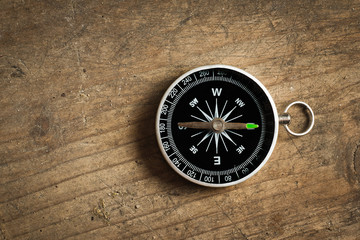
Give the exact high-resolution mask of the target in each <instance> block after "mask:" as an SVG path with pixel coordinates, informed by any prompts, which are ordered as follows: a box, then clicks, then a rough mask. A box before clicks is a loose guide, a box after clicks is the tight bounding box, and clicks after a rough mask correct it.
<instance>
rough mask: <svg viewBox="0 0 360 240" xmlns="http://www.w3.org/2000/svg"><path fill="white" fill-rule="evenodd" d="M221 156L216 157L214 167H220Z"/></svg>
mask: <svg viewBox="0 0 360 240" xmlns="http://www.w3.org/2000/svg"><path fill="white" fill-rule="evenodd" d="M220 164H221V162H220V156H214V165H220Z"/></svg>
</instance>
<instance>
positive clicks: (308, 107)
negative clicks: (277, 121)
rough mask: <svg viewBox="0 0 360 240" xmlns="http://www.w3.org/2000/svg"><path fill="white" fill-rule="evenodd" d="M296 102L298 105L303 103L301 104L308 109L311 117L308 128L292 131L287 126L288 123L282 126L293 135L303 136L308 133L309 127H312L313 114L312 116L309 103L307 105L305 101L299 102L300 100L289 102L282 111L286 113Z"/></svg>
mask: <svg viewBox="0 0 360 240" xmlns="http://www.w3.org/2000/svg"><path fill="white" fill-rule="evenodd" d="M296 104H298V105H303V106H305V107H306V108H307V109H308V110H309V111H310V113H311V119H310V121H311V123H310V126H309V128H308V129H307V130H306V131H305V132H302V133H295V132H293V131H291V130H290V128H289V127H288V124H286V125H284V127H285V129H286V131H288V132H289V133H290V134H292V135H294V136H304V135H305V134H308V133H309V132H310V131H311V129H312V128H313V127H314V122H315V116H314V112H313V110H312V109H311V107H310V106H309V105H307V104H306V103H304V102H301V101H296V102H293V103H291V104H290V105H289V106H287V107H286V109H285V111H284V113H287V111H288V110H289V109H290V108H291V107H292V106H293V105H296Z"/></svg>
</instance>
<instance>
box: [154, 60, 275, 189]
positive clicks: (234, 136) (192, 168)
mask: <svg viewBox="0 0 360 240" xmlns="http://www.w3.org/2000/svg"><path fill="white" fill-rule="evenodd" d="M277 130H278V119H277V112H276V108H275V105H274V102H273V100H272V98H271V96H270V94H269V93H268V91H267V90H266V88H265V87H264V86H263V85H262V84H261V83H260V82H259V81H258V80H257V79H255V78H254V77H252V76H251V75H249V74H247V73H246V72H244V71H242V70H240V69H237V68H234V67H230V66H225V65H213V66H205V67H201V68H197V69H194V70H192V71H190V72H188V73H186V74H184V75H183V76H181V77H180V78H179V79H177V80H176V81H175V82H174V83H173V84H172V85H171V86H170V88H169V89H168V90H167V92H166V93H165V95H164V97H163V99H162V101H161V103H160V105H159V109H158V113H157V120H156V133H157V138H158V142H159V145H160V149H161V151H162V153H163V155H164V157H165V159H166V160H167V161H168V163H169V164H170V166H171V167H172V168H173V169H174V170H175V171H176V172H178V173H179V174H180V175H181V176H183V177H185V178H186V179H188V180H190V181H192V182H195V183H197V184H200V185H205V186H212V187H222V186H229V185H233V184H236V183H239V182H241V181H244V180H246V179H247V178H249V177H251V176H252V175H254V174H255V173H256V172H257V171H258V170H259V169H260V168H261V167H262V166H263V165H264V164H265V162H266V161H267V159H268V158H269V157H270V155H271V152H272V150H273V148H274V145H275V142H276V138H277Z"/></svg>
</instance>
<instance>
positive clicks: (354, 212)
mask: <svg viewBox="0 0 360 240" xmlns="http://www.w3.org/2000/svg"><path fill="white" fill-rule="evenodd" d="M0 6H1V7H0V8H1V10H0V20H1V21H0V26H1V27H0V106H1V109H0V110H1V111H0V202H1V203H0V239H65V238H66V239H359V238H360V237H359V236H360V191H359V190H360V185H359V184H360V147H359V146H360V80H359V76H360V32H359V30H360V1H351V0H350V1H325V0H324V1H303V0H302V1H265V0H264V1H262V0H260V1H252V0H246V1H230V0H225V1H180V0H172V1H155V0H147V1H103V2H102V1H50V0H48V1H40V2H35V1H10V0H1V1H0ZM208 64H227V65H232V66H236V67H239V68H242V69H244V70H245V71H247V72H249V73H251V74H252V75H254V76H256V77H257V78H258V79H259V80H260V81H261V82H262V83H263V84H264V85H265V86H266V87H267V88H268V90H269V92H270V93H271V95H272V96H273V98H274V100H275V102H276V104H277V107H278V111H279V112H282V111H283V110H284V108H285V107H286V106H287V105H288V104H289V103H290V102H292V101H295V100H302V101H305V102H307V103H308V104H309V105H311V106H312V107H313V109H314V112H315V115H316V122H315V127H314V129H313V130H312V132H311V133H310V134H308V135H306V136H304V137H299V138H298V137H293V136H291V135H290V134H288V133H287V132H286V131H285V130H284V129H283V128H282V127H281V129H280V131H279V137H278V142H277V145H276V148H275V150H274V153H273V155H272V156H271V158H270V160H269V161H268V162H267V164H266V165H265V166H264V167H263V168H262V169H261V170H260V172H258V173H257V174H256V175H255V176H254V177H252V178H250V179H249V180H247V181H245V182H243V183H240V184H238V185H236V186H232V187H227V188H221V189H213V188H205V187H201V186H197V185H195V184H192V183H190V182H188V181H186V180H185V179H183V178H182V177H180V176H178V175H177V174H176V173H175V172H174V171H173V170H172V169H171V168H170V167H169V166H168V165H167V163H166V162H165V160H164V158H163V157H162V155H161V153H160V151H159V149H158V146H157V143H156V138H155V129H154V124H155V114H156V110H157V106H158V104H159V101H160V99H161V97H162V94H163V93H164V92H165V90H166V89H167V88H168V86H169V85H170V84H171V83H172V82H173V81H174V80H175V79H176V78H177V77H178V76H180V75H181V74H183V73H185V72H186V71H188V70H190V69H192V68H195V67H198V66H201V65H208ZM298 115H300V114H298ZM303 120H304V119H301V118H299V121H298V123H296V124H294V125H293V127H294V128H301V124H304V123H303Z"/></svg>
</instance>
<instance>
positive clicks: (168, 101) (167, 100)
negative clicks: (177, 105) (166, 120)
mask: <svg viewBox="0 0 360 240" xmlns="http://www.w3.org/2000/svg"><path fill="white" fill-rule="evenodd" d="M165 101H166V102H168V103H170V104H173V103H172V102H170V101H169V100H167V99H166V100H165Z"/></svg>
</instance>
